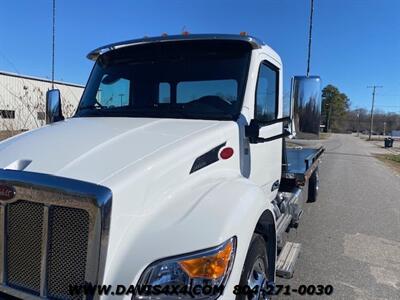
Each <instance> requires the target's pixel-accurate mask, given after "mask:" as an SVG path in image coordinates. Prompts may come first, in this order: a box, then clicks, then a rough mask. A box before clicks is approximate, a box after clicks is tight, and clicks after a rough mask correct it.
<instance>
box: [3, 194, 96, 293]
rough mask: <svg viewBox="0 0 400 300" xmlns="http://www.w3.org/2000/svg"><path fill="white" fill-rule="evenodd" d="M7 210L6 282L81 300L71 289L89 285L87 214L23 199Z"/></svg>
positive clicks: (15, 286)
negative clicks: (87, 277)
mask: <svg viewBox="0 0 400 300" xmlns="http://www.w3.org/2000/svg"><path fill="white" fill-rule="evenodd" d="M5 207H6V214H5V228H6V232H7V234H6V236H7V243H6V247H5V249H6V259H5V266H6V267H5V269H6V270H5V271H6V272H5V275H6V276H5V278H6V280H5V282H6V284H7V285H8V286H9V287H12V288H15V289H18V290H23V291H26V292H29V293H31V294H33V295H37V296H41V295H42V296H43V295H46V296H47V297H48V298H50V299H82V297H83V296H82V295H75V296H72V295H70V293H69V286H70V285H83V284H84V283H85V275H86V260H87V255H88V239H89V223H90V218H89V213H88V212H87V211H85V210H83V209H78V208H72V207H62V206H54V205H53V206H45V205H44V204H41V203H35V202H29V201H25V200H19V201H17V202H15V203H12V204H8V205H6V206H5Z"/></svg>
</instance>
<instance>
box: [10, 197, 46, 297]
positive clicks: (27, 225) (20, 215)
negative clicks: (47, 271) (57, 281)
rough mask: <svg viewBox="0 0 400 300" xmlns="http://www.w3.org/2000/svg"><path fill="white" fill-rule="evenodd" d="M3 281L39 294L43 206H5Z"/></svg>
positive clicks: (25, 204) (24, 202)
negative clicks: (4, 277) (4, 266)
mask: <svg viewBox="0 0 400 300" xmlns="http://www.w3.org/2000/svg"><path fill="white" fill-rule="evenodd" d="M6 215H7V221H6V226H7V236H8V242H7V248H6V249H7V250H6V251H7V252H6V265H7V282H8V284H9V285H10V286H12V287H16V288H23V289H27V290H30V291H32V292H34V293H36V294H39V293H40V268H41V256H42V254H41V248H42V247H41V239H42V230H43V226H42V224H43V205H41V204H36V203H31V202H27V201H18V202H16V203H13V204H10V205H8V206H7V213H6Z"/></svg>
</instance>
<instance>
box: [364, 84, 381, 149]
mask: <svg viewBox="0 0 400 300" xmlns="http://www.w3.org/2000/svg"><path fill="white" fill-rule="evenodd" d="M367 88H369V89H372V105H371V117H370V124H369V138H368V140H369V141H370V140H371V135H372V130H373V128H374V105H375V92H376V89H377V88H383V86H382V85H370V86H367Z"/></svg>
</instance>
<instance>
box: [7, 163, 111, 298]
mask: <svg viewBox="0 0 400 300" xmlns="http://www.w3.org/2000/svg"><path fill="white" fill-rule="evenodd" d="M0 184H6V185H11V186H13V187H14V188H15V190H16V196H15V198H14V199H16V201H18V200H19V199H23V200H27V201H29V202H36V203H41V204H44V205H45V207H46V209H45V210H44V214H45V215H46V218H45V220H44V223H45V224H48V208H49V207H50V206H52V205H55V206H64V207H71V208H77V209H83V210H86V211H87V212H88V214H89V240H88V251H87V265H86V275H85V281H86V282H90V283H93V284H102V280H103V277H104V270H105V261H106V256H107V248H108V238H109V230H110V220H111V203H112V192H111V190H110V189H108V188H106V187H104V186H100V185H96V184H93V183H88V182H84V181H80V180H75V179H69V178H63V177H58V176H52V175H47V174H40V173H33V172H26V171H16V170H0ZM12 202H14V201H12ZM9 203H10V201H1V200H0V208H1V210H0V242H2V243H1V245H0V246H1V247H0V276H1V277H0V279H1V280H0V291H1V292H4V293H6V294H9V295H13V296H16V297H22V298H27V297H28V298H35V297H34V296H33V295H31V294H27V293H25V292H23V291H21V290H18V289H15V288H10V287H9V286H7V285H6V284H5V282H6V280H5V277H6V274H5V269H6V268H5V256H6V253H5V250H4V249H5V247H6V244H7V240H6V237H5V236H4V230H5V226H4V225H5V213H6V210H5V208H6V205H7V204H9ZM45 228H46V229H44V230H43V236H46V240H47V236H48V226H45ZM44 244H46V243H44ZM43 247H45V246H43ZM42 250H43V249H42ZM45 252H47V249H45ZM46 263H47V262H43V260H42V265H41V271H42V273H41V286H40V294H41V295H42V297H37V299H43V297H45V290H46V287H45V282H46V272H45V271H44V270H45V268H46Z"/></svg>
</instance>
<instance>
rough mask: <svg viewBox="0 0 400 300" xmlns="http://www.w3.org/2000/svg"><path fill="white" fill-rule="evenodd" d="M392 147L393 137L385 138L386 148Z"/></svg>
mask: <svg viewBox="0 0 400 300" xmlns="http://www.w3.org/2000/svg"><path fill="white" fill-rule="evenodd" d="M392 147H393V139H392V138H385V148H392Z"/></svg>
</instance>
